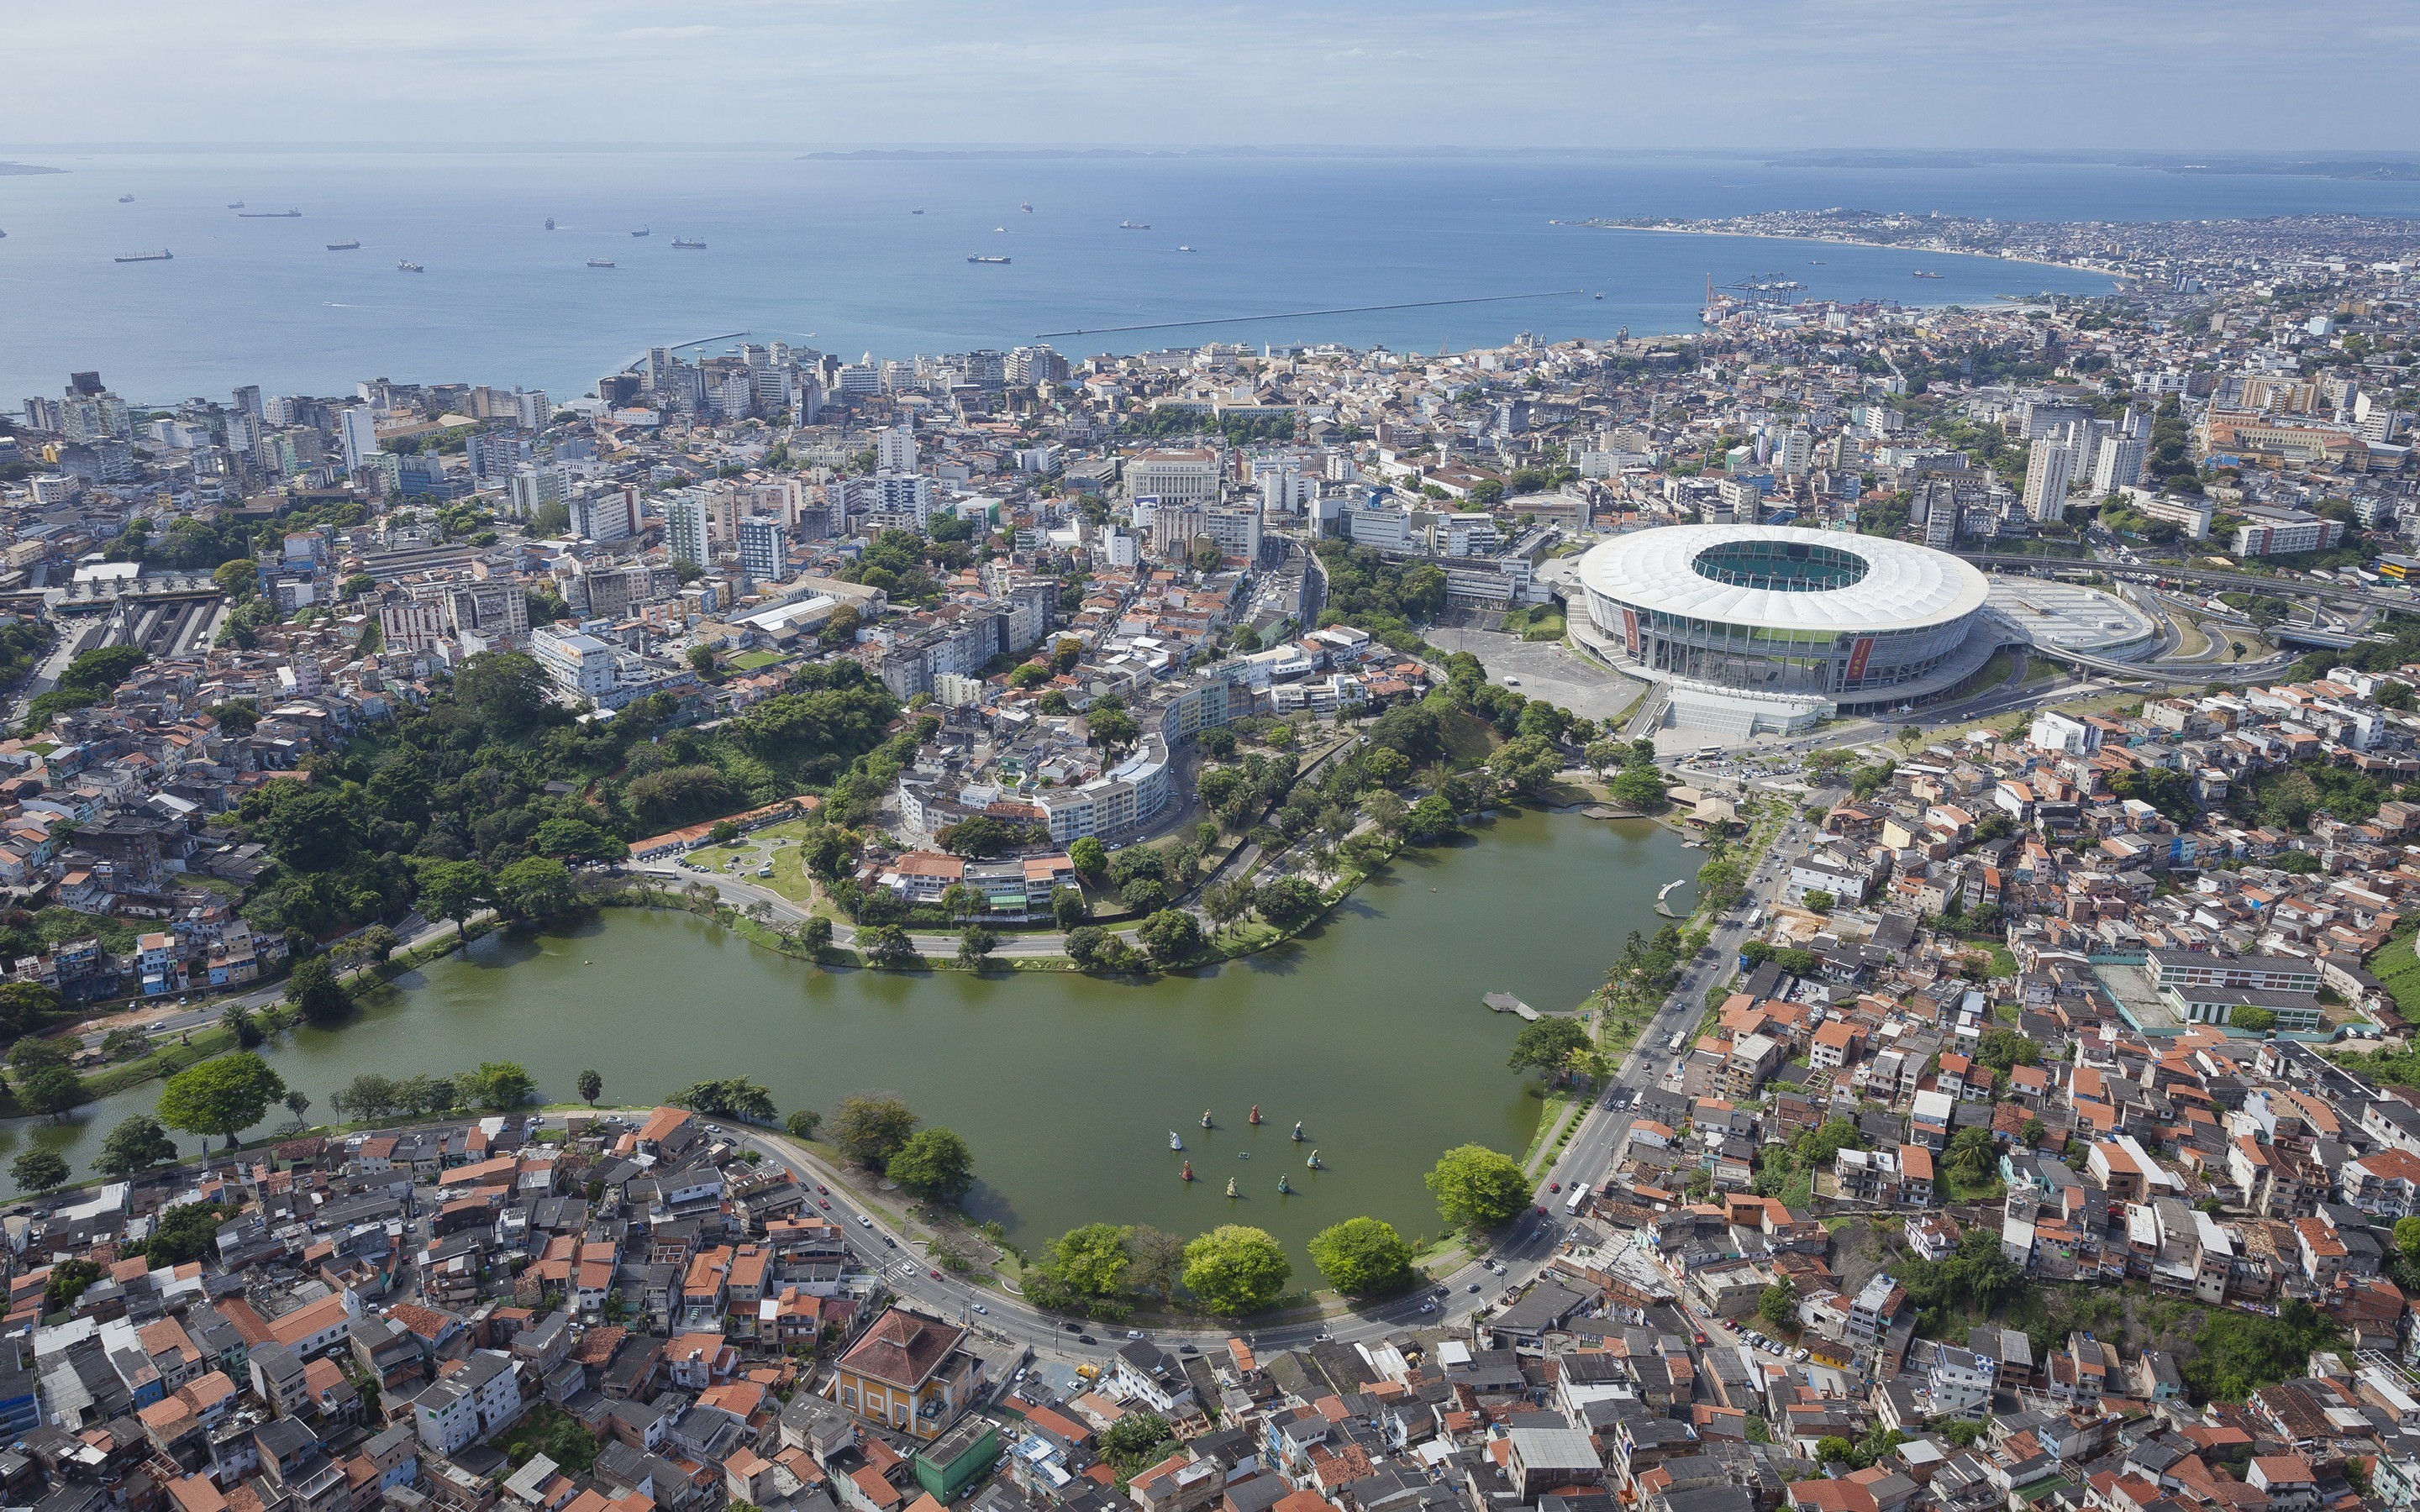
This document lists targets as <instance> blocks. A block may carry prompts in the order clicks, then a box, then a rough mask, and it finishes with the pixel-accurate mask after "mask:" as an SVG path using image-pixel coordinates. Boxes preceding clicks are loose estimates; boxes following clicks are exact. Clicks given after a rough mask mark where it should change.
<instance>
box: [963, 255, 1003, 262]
mask: <svg viewBox="0 0 2420 1512" xmlns="http://www.w3.org/2000/svg"><path fill="white" fill-rule="evenodd" d="M967 261H969V262H970V263H1004V262H1006V261H1008V259H1007V258H1005V257H985V256H983V255H980V254H977V255H973V256H970V257H969V258H968V259H967Z"/></svg>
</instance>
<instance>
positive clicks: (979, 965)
mask: <svg viewBox="0 0 2420 1512" xmlns="http://www.w3.org/2000/svg"><path fill="white" fill-rule="evenodd" d="M999 945H1000V936H999V935H997V934H994V933H992V932H991V931H989V930H987V929H985V928H984V927H983V926H982V925H981V924H969V925H968V926H967V927H966V928H965V929H963V930H960V931H959V932H958V964H960V965H962V966H964V967H966V968H967V969H968V970H969V971H981V970H982V969H983V968H984V967H985V965H987V964H990V962H991V953H992V951H993V950H994V949H996V948H998V946H999Z"/></svg>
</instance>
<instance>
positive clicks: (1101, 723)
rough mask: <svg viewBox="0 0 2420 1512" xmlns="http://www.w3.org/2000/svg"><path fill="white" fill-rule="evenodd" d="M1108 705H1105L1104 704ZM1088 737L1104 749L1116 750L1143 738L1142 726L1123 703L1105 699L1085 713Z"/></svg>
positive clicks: (1085, 726)
mask: <svg viewBox="0 0 2420 1512" xmlns="http://www.w3.org/2000/svg"><path fill="white" fill-rule="evenodd" d="M1105 704H1106V705H1108V706H1107V707H1104V706H1103V705H1105ZM1084 728H1085V730H1086V731H1087V732H1089V733H1088V736H1087V738H1088V739H1090V740H1091V742H1092V743H1093V744H1094V745H1095V746H1098V747H1100V748H1102V749H1103V750H1108V751H1115V750H1120V749H1123V748H1125V747H1127V746H1131V745H1133V744H1134V743H1135V742H1136V741H1138V740H1140V739H1141V738H1142V726H1140V725H1139V724H1137V723H1135V717H1134V716H1133V715H1131V714H1128V713H1127V712H1126V711H1125V705H1123V704H1119V703H1114V702H1111V701H1110V699H1103V700H1102V701H1101V702H1099V703H1095V704H1094V706H1093V707H1092V708H1090V709H1088V710H1086V711H1085V713H1084Z"/></svg>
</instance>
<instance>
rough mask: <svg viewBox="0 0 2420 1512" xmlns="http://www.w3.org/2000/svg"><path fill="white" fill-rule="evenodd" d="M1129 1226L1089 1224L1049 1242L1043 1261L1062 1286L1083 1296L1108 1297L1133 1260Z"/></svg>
mask: <svg viewBox="0 0 2420 1512" xmlns="http://www.w3.org/2000/svg"><path fill="white" fill-rule="evenodd" d="M1129 1232H1130V1230H1128V1229H1125V1228H1123V1227H1119V1226H1118V1225H1116V1224H1086V1225H1084V1226H1083V1227H1080V1228H1070V1229H1068V1230H1067V1231H1066V1232H1065V1233H1063V1234H1062V1235H1060V1236H1059V1237H1058V1238H1057V1239H1054V1240H1052V1241H1051V1242H1050V1248H1049V1249H1048V1251H1047V1252H1046V1253H1045V1255H1044V1257H1043V1264H1044V1265H1045V1266H1046V1267H1047V1269H1048V1270H1049V1272H1050V1273H1051V1274H1052V1275H1054V1276H1056V1277H1058V1278H1059V1282H1060V1284H1061V1285H1062V1286H1064V1287H1066V1288H1068V1289H1069V1290H1071V1291H1074V1292H1076V1293H1077V1294H1078V1295H1079V1296H1083V1297H1109V1296H1114V1295H1116V1294H1117V1291H1118V1288H1120V1287H1122V1286H1124V1285H1125V1276H1126V1272H1127V1270H1128V1269H1129V1268H1130V1267H1132V1266H1133V1264H1134V1251H1133V1250H1132V1249H1130V1248H1129V1247H1128V1246H1127V1235H1128V1234H1129Z"/></svg>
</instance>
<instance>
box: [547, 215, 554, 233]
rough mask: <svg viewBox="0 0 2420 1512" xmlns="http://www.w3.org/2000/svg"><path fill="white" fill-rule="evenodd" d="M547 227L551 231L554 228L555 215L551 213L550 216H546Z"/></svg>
mask: <svg viewBox="0 0 2420 1512" xmlns="http://www.w3.org/2000/svg"><path fill="white" fill-rule="evenodd" d="M546 228H547V229H548V230H550V231H551V230H553V229H554V217H553V216H551V215H550V216H548V217H547V218H546Z"/></svg>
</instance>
